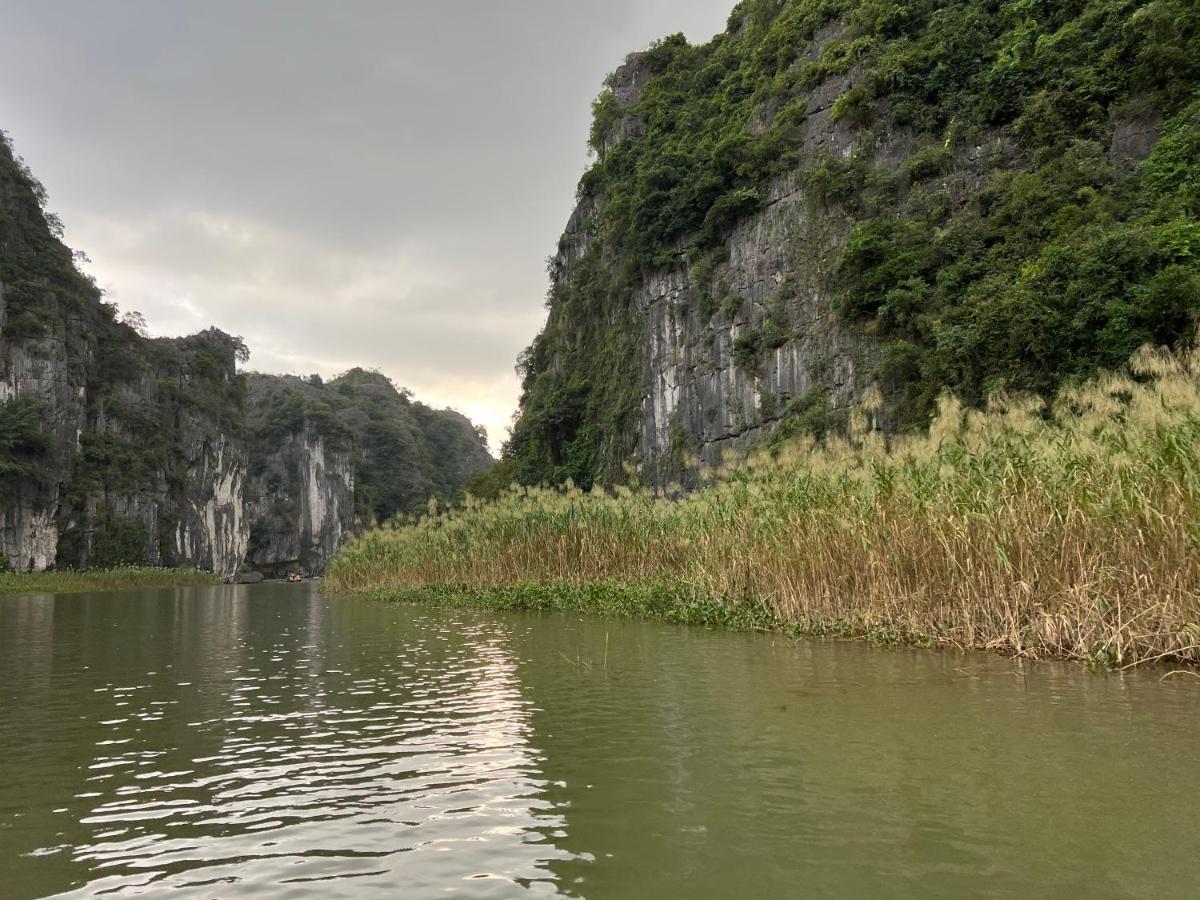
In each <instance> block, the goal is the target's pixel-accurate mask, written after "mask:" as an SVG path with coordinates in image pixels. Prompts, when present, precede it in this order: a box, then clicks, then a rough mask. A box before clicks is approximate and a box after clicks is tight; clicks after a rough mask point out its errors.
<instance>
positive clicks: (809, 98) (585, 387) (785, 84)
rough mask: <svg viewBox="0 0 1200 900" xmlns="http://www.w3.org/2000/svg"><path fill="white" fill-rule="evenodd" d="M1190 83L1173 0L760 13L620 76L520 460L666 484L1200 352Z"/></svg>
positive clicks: (558, 269) (1197, 69)
mask: <svg viewBox="0 0 1200 900" xmlns="http://www.w3.org/2000/svg"><path fill="white" fill-rule="evenodd" d="M1059 6H1060V7H1061V8H1058V7H1059ZM885 7H886V8H885ZM1151 23H1153V27H1151ZM1198 86H1200V13H1198V12H1197V7H1196V6H1195V4H1190V3H1185V2H1182V0H1159V2H1153V3H1151V2H1146V3H1138V2H1135V3H1117V2H1113V0H1085V2H1080V3H1078V4H1060V5H1058V6H1055V5H1050V6H1049V7H1046V8H1045V9H1040V10H1039V11H1038V12H1037V13H1034V12H1032V11H1031V10H1030V9H1029V8H1028V5H1027V4H1017V3H1008V2H1001V3H995V4H978V3H971V2H966V0H961V2H951V3H932V2H931V3H912V4H903V5H895V4H886V5H880V4H878V3H873V2H869V0H845V2H838V3H814V2H810V0H788V2H777V0H748V2H744V3H742V4H740V5H739V6H738V7H737V9H735V10H734V12H733V15H732V16H731V18H730V22H729V29H728V31H727V32H726V33H724V34H722V35H719V36H718V37H717V38H716V39H715V40H714V41H713V42H711V43H710V44H707V45H704V46H699V47H696V46H691V45H689V44H687V42H686V41H685V40H684V39H683V38H682V37H680V36H674V37H672V38H668V39H666V40H664V41H662V42H660V43H659V44H657V45H655V46H654V47H653V48H652V49H651V50H649V51H647V52H645V53H640V54H635V55H633V56H631V57H630V58H629V59H628V60H627V62H626V64H625V65H624V66H622V67H621V68H620V69H618V70H617V71H616V72H615V73H614V75H613V76H611V77H610V79H609V82H608V85H607V87H606V90H605V91H604V93H603V94H602V95H601V97H600V99H599V100H598V101H597V103H596V106H595V114H596V115H595V123H594V126H593V132H592V138H591V140H592V146H593V149H594V150H595V152H596V162H595V165H594V166H593V167H592V169H591V170H590V171H589V172H588V173H587V174H586V175H585V177H584V179H583V180H582V182H581V184H580V188H579V204H578V207H577V209H576V211H575V213H574V215H573V216H572V217H571V220H570V222H569V223H568V226H567V229H566V233H565V234H564V236H563V238H562V240H561V241H560V244H559V247H558V252H557V254H556V256H555V259H554V262H553V265H552V269H551V280H552V286H551V291H550V297H549V302H548V306H549V315H548V319H547V325H546V328H545V330H544V331H543V333H542V334H541V335H539V337H538V338H537V340H535V342H534V343H533V345H532V346H531V347H530V348H529V350H528V351H527V352H526V354H525V355H524V356H523V357H522V360H521V366H522V370H523V376H524V392H523V397H522V404H521V413H520V417H519V420H518V423H517V425H516V428H515V429H514V433H513V439H512V442H511V443H510V445H509V446H508V448H507V450H506V453H507V456H508V458H509V459H510V461H511V464H512V465H513V466H514V467H515V468H516V471H517V472H518V474H519V477H521V478H522V480H524V481H526V482H531V483H536V482H539V481H544V480H548V481H563V480H565V479H567V478H571V479H573V480H575V481H576V482H577V483H580V484H584V485H587V484H590V483H592V481H593V480H596V479H600V480H603V481H613V480H620V479H621V478H623V477H625V476H624V470H623V467H624V466H625V465H626V464H627V463H629V462H631V461H633V462H636V463H637V465H638V466H639V468H640V471H641V473H642V476H643V477H644V478H646V479H648V480H650V481H652V482H653V483H656V484H665V483H667V482H669V481H672V480H675V479H679V478H685V479H686V478H688V477H691V476H690V474H689V473H690V472H691V471H692V469H691V468H690V467H689V466H688V465H687V463H688V461H689V460H691V459H694V458H697V457H698V458H699V459H700V460H701V461H703V462H706V463H709V464H712V463H716V462H718V461H719V460H720V458H721V456H722V454H723V452H724V451H725V450H728V449H734V450H737V449H742V448H745V447H746V446H748V445H750V444H753V443H757V442H760V441H762V440H763V439H765V438H769V437H771V436H772V435H775V434H778V433H783V434H791V433H795V432H798V431H813V432H818V433H820V432H823V431H824V430H826V429H828V428H830V427H834V428H836V427H838V424H839V422H840V421H842V420H844V418H845V415H846V412H847V411H848V409H849V408H850V407H851V406H853V405H854V404H856V403H857V402H859V401H860V400H861V399H862V398H863V397H864V396H865V395H866V394H867V393H868V392H871V393H872V394H873V393H874V391H872V390H871V389H872V388H873V387H878V388H879V391H880V393H881V395H882V397H883V399H884V406H883V408H882V410H881V411H880V413H879V414H878V417H877V420H878V421H879V423H880V424H881V426H882V427H884V428H886V429H893V430H894V429H901V428H908V427H919V426H920V425H922V424H923V423H924V422H925V421H927V417H928V415H929V413H930V411H931V410H932V408H933V406H934V403H935V401H936V399H937V397H938V395H939V394H940V393H941V392H943V391H944V390H952V391H954V392H956V393H957V394H959V395H960V396H961V397H963V398H964V399H965V400H966V401H968V402H973V403H979V402H983V401H984V400H985V399H986V397H987V395H988V394H989V393H990V392H992V391H994V390H997V389H1002V388H1003V389H1009V390H1035V391H1039V392H1043V393H1044V392H1048V391H1051V390H1053V389H1054V388H1055V387H1056V386H1057V385H1058V384H1060V383H1061V381H1062V380H1063V379H1064V378H1069V377H1072V376H1077V375H1082V374H1086V373H1088V372H1090V371H1092V370H1094V369H1095V368H1096V367H1097V366H1117V365H1120V364H1121V363H1122V362H1123V361H1124V360H1125V359H1127V358H1128V356H1129V354H1130V353H1131V352H1132V351H1133V350H1134V349H1136V347H1137V346H1139V345H1140V344H1141V343H1143V342H1147V341H1149V342H1154V343H1174V342H1177V341H1180V340H1183V339H1185V338H1187V337H1189V336H1190V335H1191V334H1192V333H1193V331H1194V327H1195V325H1194V323H1195V315H1196V312H1197V310H1198V309H1200V269H1198V265H1197V257H1196V252H1197V251H1198V250H1200V233H1197V232H1196V230H1195V226H1194V223H1195V217H1196V215H1197V212H1198V211H1200V201H1198V200H1197V199H1196V191H1195V187H1194V186H1195V184H1197V183H1200V181H1198V180H1197V179H1198V178H1200V176H1198V175H1197V173H1196V170H1195V162H1194V153H1193V151H1194V150H1195V148H1196V147H1197V146H1200V138H1198V137H1197V135H1200V102H1196V101H1194V100H1193V98H1194V97H1195V96H1196V92H1197V87H1198ZM1163 135H1165V137H1164V138H1163V139H1162V140H1160V136H1163ZM1189 154H1191V157H1189ZM1189 185H1190V187H1189Z"/></svg>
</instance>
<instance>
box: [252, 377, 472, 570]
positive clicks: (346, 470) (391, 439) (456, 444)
mask: <svg viewBox="0 0 1200 900" xmlns="http://www.w3.org/2000/svg"><path fill="white" fill-rule="evenodd" d="M248 415H249V423H250V444H251V478H250V481H249V484H248V489H247V500H248V505H247V511H248V515H249V518H250V523H251V526H250V528H251V536H250V550H249V562H250V563H251V564H252V565H253V566H255V567H257V568H259V569H261V570H263V571H265V572H268V573H274V574H280V573H282V572H285V571H300V572H304V573H319V572H322V571H323V570H324V568H325V564H326V562H327V561H328V560H329V558H330V557H331V556H332V555H333V553H334V551H336V550H337V549H338V547H340V546H341V545H342V543H343V542H344V541H345V540H346V538H348V537H349V536H350V535H351V534H352V533H353V531H354V529H355V526H356V524H358V523H368V522H372V521H385V520H387V519H389V518H392V517H393V516H396V515H403V514H408V513H413V512H417V511H419V510H421V509H423V508H424V506H425V505H426V504H427V503H428V501H429V500H430V498H432V497H442V498H447V497H452V496H453V495H454V494H455V492H456V491H457V490H458V489H459V487H460V486H461V485H462V484H463V482H464V481H466V480H467V479H468V478H470V477H471V476H472V475H475V474H477V473H478V472H480V471H482V470H484V469H486V468H487V467H488V466H490V465H491V463H492V459H491V457H490V455H489V454H488V452H487V449H486V445H485V444H484V442H483V440H482V439H481V437H480V435H479V434H478V433H477V432H476V430H475V428H474V427H473V426H472V425H471V423H470V422H469V421H468V420H467V419H466V418H465V417H463V416H461V415H459V414H458V413H455V412H453V411H451V410H434V409H430V408H429V407H427V406H425V405H423V404H420V403H415V402H413V401H412V399H411V397H410V396H409V395H408V393H407V392H405V391H399V390H397V389H396V387H395V386H394V385H393V384H392V383H391V382H390V381H389V380H388V379H387V378H386V377H384V376H383V375H379V374H377V373H373V372H366V371H363V370H361V369H354V370H352V371H350V372H347V373H346V374H345V375H343V376H341V377H340V378H337V379H335V380H333V381H330V382H328V383H325V382H322V381H320V380H319V379H311V378H310V379H302V378H297V377H294V376H269V375H253V376H251V377H250V399H249V410H248Z"/></svg>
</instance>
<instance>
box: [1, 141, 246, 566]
mask: <svg viewBox="0 0 1200 900" xmlns="http://www.w3.org/2000/svg"><path fill="white" fill-rule="evenodd" d="M44 200H45V192H44V190H43V189H42V188H41V186H40V185H39V184H38V183H37V182H36V181H35V180H34V179H33V177H32V176H31V175H30V174H29V173H28V172H27V171H26V170H25V169H24V167H23V166H21V165H20V164H19V162H18V161H16V160H15V159H14V158H13V156H12V153H11V150H10V148H9V146H8V144H7V142H2V143H0V556H3V557H4V559H5V560H6V561H8V562H9V563H10V564H11V565H13V566H15V567H18V568H21V569H44V568H47V567H49V566H53V565H59V566H81V567H82V566H92V565H117V564H127V563H148V564H165V565H176V564H187V565H195V566H198V567H200V568H204V569H207V570H209V571H212V572H215V573H216V574H218V575H221V576H226V577H228V576H230V575H232V574H233V573H235V572H236V571H237V568H238V566H239V564H240V562H241V560H242V558H243V556H244V553H245V548H246V542H247V539H248V528H247V524H246V521H245V519H244V516H243V513H242V483H243V480H244V478H245V465H246V458H245V447H244V441H243V439H242V429H241V425H240V423H241V421H242V419H243V415H244V413H243V406H242V404H243V397H242V391H243V385H242V382H241V379H240V378H239V377H238V375H237V374H236V371H235V357H236V355H237V354H238V352H239V349H240V348H241V345H240V342H238V341H237V340H236V339H234V338H230V337H229V336H228V335H224V334H222V333H220V332H216V331H210V332H205V333H203V334H200V335H196V336H194V337H191V338H184V339H180V340H159V341H152V340H147V339H145V338H143V337H141V336H140V335H139V334H138V333H137V332H136V331H135V330H134V329H133V328H131V327H129V326H127V325H124V324H122V323H120V322H118V321H117V320H116V318H115V312H114V310H113V308H111V307H110V306H108V305H106V304H104V303H103V302H102V300H101V296H100V293H99V291H98V290H97V289H96V287H95V286H94V285H93V284H92V283H91V282H90V281H89V280H88V279H87V278H85V277H83V276H82V275H80V274H79V272H78V271H77V270H76V268H75V266H74V261H73V258H72V255H71V252H70V251H69V250H68V249H67V248H66V247H64V246H63V244H62V243H61V241H60V240H59V238H58V233H57V225H56V222H55V221H54V219H53V218H52V217H48V216H47V215H46V214H45V212H44V210H43V205H44Z"/></svg>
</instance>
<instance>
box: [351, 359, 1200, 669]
mask: <svg viewBox="0 0 1200 900" xmlns="http://www.w3.org/2000/svg"><path fill="white" fill-rule="evenodd" d="M869 406H870V404H868V408H867V409H865V410H862V411H860V412H858V413H856V414H855V416H854V417H853V421H852V425H851V428H850V430H849V434H848V435H847V436H844V437H835V438H831V439H829V440H828V441H826V442H824V443H819V444H818V443H815V442H813V441H812V440H800V441H797V442H794V443H792V444H790V445H787V446H784V447H782V448H775V449H774V450H773V451H769V452H768V451H764V452H761V453H758V454H756V455H754V456H752V457H751V458H750V459H748V460H743V461H740V462H739V463H737V464H736V465H733V464H730V465H728V466H726V467H725V468H724V469H723V470H722V471H719V472H715V473H710V474H711V476H712V478H713V479H714V481H713V483H712V484H711V486H709V487H707V488H704V489H702V490H700V491H697V492H695V493H693V494H691V495H689V496H686V497H684V498H682V499H677V500H670V499H663V498H660V497H656V496H654V495H653V494H652V493H651V492H649V491H647V490H640V489H636V488H627V487H619V488H617V489H616V490H615V491H611V492H609V491H604V490H600V489H597V490H593V491H591V492H589V493H582V492H580V491H579V490H576V489H572V488H568V489H566V490H554V489H549V488H518V487H514V488H512V489H511V490H510V491H509V493H508V494H507V495H506V496H504V497H502V498H501V499H500V500H499V501H497V502H493V503H480V502H478V501H476V500H473V499H468V501H467V503H466V504H465V506H463V507H462V508H455V509H451V510H445V511H437V512H434V511H431V514H430V515H429V516H427V517H425V518H423V519H421V520H420V521H419V522H416V523H411V524H403V525H401V524H394V525H392V526H389V527H386V528H383V529H378V530H374V531H371V532H368V533H367V534H365V535H363V536H362V537H360V538H359V539H357V540H356V541H355V542H354V543H353V544H351V545H350V546H349V547H348V548H347V549H345V550H344V551H343V552H342V553H341V554H340V555H339V556H338V557H337V558H336V559H335V561H334V563H333V565H332V567H331V570H330V573H329V576H328V586H329V587H330V588H331V589H332V590H334V591H343V592H361V591H379V590H384V591H386V590H405V589H411V588H419V587H426V586H444V587H451V588H455V589H462V590H465V591H471V590H485V589H492V588H500V587H505V586H510V585H517V584H551V583H589V582H616V583H630V584H632V583H635V582H641V581H663V580H669V581H670V582H671V583H673V584H678V585H680V586H682V587H684V588H686V589H688V590H691V591H694V592H695V593H696V594H697V595H704V596H706V597H710V598H716V599H718V600H720V601H721V602H724V603H728V604H739V603H744V602H747V601H758V602H764V603H766V604H767V605H768V606H769V608H770V609H771V610H772V611H773V612H774V613H775V614H776V615H777V616H778V617H779V619H780V620H781V621H783V622H786V623H794V624H795V625H796V626H797V627H799V628H801V629H803V630H810V631H811V630H816V631H819V630H822V629H824V628H827V627H831V626H835V625H838V626H842V630H851V631H862V632H873V631H876V632H877V631H879V630H881V629H882V630H884V631H885V632H886V633H891V634H895V635H896V636H897V637H899V638H902V639H910V640H925V641H929V642H936V643H941V644H948V645H956V646H960V647H975V648H988V649H996V650H1002V651H1006V652H1011V653H1017V654H1022V655H1028V656H1061V657H1077V658H1087V659H1090V660H1097V661H1102V662H1104V663H1106V664H1112V665H1130V664H1135V663H1138V662H1144V661H1147V660H1153V659H1166V658H1171V659H1175V660H1187V661H1192V662H1197V661H1200V354H1193V355H1189V356H1184V357H1180V356H1173V355H1170V354H1167V353H1165V352H1155V351H1150V350H1144V351H1142V352H1141V353H1139V354H1138V355H1137V356H1136V357H1135V359H1134V360H1133V361H1132V362H1131V364H1130V368H1129V372H1128V373H1123V374H1112V375H1106V376H1103V377H1100V378H1098V379H1096V380H1094V381H1092V382H1089V383H1088V384H1086V385H1084V386H1082V387H1078V388H1073V389H1069V390H1065V391H1063V392H1062V393H1061V394H1060V396H1059V397H1058V398H1057V400H1056V401H1055V402H1054V403H1053V404H1052V406H1051V408H1050V409H1048V410H1047V409H1046V408H1045V404H1044V403H1043V402H1042V401H1040V400H1036V399H1031V398H1025V397H997V398H995V399H994V400H993V402H992V403H991V404H990V405H989V407H988V408H987V409H986V410H985V411H974V410H967V409H964V408H963V407H962V406H961V405H960V404H959V403H958V402H956V401H955V400H953V399H946V400H944V401H943V402H942V404H941V408H940V411H939V414H938V415H937V417H936V420H935V421H934V423H933V425H932V426H931V428H930V430H929V431H928V433H925V434H921V435H914V436H906V437H902V438H898V439H895V440H891V441H887V440H885V439H884V437H883V436H881V435H880V434H878V433H877V432H874V431H872V430H871V429H870V428H869V427H868V426H867V422H868V417H869V415H870V409H869ZM847 626H848V628H847Z"/></svg>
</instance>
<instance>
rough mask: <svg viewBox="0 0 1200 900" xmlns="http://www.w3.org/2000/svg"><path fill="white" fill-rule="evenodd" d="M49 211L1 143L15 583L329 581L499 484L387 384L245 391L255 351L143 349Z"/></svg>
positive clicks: (468, 431) (462, 432) (279, 385)
mask: <svg viewBox="0 0 1200 900" xmlns="http://www.w3.org/2000/svg"><path fill="white" fill-rule="evenodd" d="M45 197H46V194H45V190H44V188H43V187H42V186H41V185H40V184H39V183H38V182H37V180H36V179H35V178H34V177H33V175H32V174H31V173H30V172H29V171H28V170H27V169H26V168H25V166H24V165H23V164H22V163H21V162H20V161H19V160H18V159H17V158H16V157H15V156H14V155H13V152H12V149H11V146H10V145H9V143H8V141H7V138H5V139H3V140H0V566H3V565H11V566H12V567H14V568H17V569H22V570H29V569H33V570H41V569H46V568H49V567H55V566H58V567H76V568H88V567H107V566H114V565H127V564H147V565H168V566H175V565H191V566H196V567H199V568H202V569H205V570H207V571H211V572H214V573H216V574H218V575H220V576H222V577H224V578H232V577H234V576H235V575H236V574H237V573H238V571H239V569H241V568H242V566H243V565H244V564H245V563H246V561H247V558H248V556H250V557H252V561H253V562H254V564H255V565H259V566H263V567H266V568H271V569H274V568H279V570H280V571H285V570H291V569H295V570H298V571H304V572H305V573H310V574H311V573H316V572H319V571H321V569H322V568H323V567H324V563H325V560H326V559H328V556H329V554H330V553H332V552H333V550H335V549H336V548H337V546H338V545H339V544H340V543H341V542H342V541H343V540H345V538H346V537H347V536H348V535H349V534H350V533H352V532H353V530H354V528H355V527H356V525H357V524H358V523H359V522H366V521H372V520H377V519H380V518H386V517H387V516H390V515H395V514H398V513H407V512H413V511H416V510H418V509H420V508H422V507H423V506H424V505H425V504H426V503H427V502H428V500H429V499H430V497H433V496H440V497H451V496H453V495H454V494H455V493H456V492H457V491H458V489H459V488H460V486H461V485H462V483H463V481H465V480H466V478H468V477H470V476H471V475H474V474H476V473H477V472H478V471H480V470H481V469H483V468H486V467H487V466H488V465H490V464H491V458H490V456H489V455H488V453H487V450H486V445H485V443H484V441H483V440H482V438H481V436H480V434H479V433H478V432H477V431H476V429H475V428H474V427H473V426H472V425H471V423H470V422H469V421H467V420H466V419H465V418H464V417H463V416H461V415H459V414H458V413H455V412H452V411H449V410H446V411H439V410H433V409H430V408H428V407H425V406H423V405H422V404H419V403H415V402H413V401H412V400H411V399H410V398H409V397H407V396H406V395H404V394H401V393H400V392H398V391H397V390H396V389H395V388H394V387H393V386H392V385H391V383H390V382H389V381H388V380H387V379H386V378H384V377H383V376H382V375H377V374H374V373H368V372H363V371H362V370H358V369H356V370H353V371H352V372H349V373H347V374H346V375H345V376H343V377H342V378H339V379H337V380H335V381H332V382H330V384H329V385H328V386H321V385H316V384H313V383H310V382H304V381H302V380H301V379H299V378H288V377H270V376H257V375H255V376H246V375H241V374H239V373H238V371H237V364H238V361H239V359H241V360H243V361H244V359H245V358H246V355H247V350H246V347H245V345H244V344H243V343H242V341H241V339H240V338H235V337H231V336H229V335H227V334H224V333H222V332H220V331H218V330H216V329H210V330H208V331H204V332H201V333H200V334H197V335H192V336H190V337H184V338H169V339H167V338H164V339H148V338H145V337H143V336H142V335H141V334H139V333H138V330H137V329H136V328H135V327H133V326H132V325H131V324H126V323H125V322H122V321H120V320H118V318H117V315H116V310H115V307H114V306H112V305H110V304H106V303H104V302H103V298H102V295H101V292H100V291H99V290H98V289H97V287H96V285H95V284H94V283H93V282H92V281H91V280H90V279H89V278H87V277H85V276H84V275H82V274H81V273H80V272H79V271H78V269H77V268H76V267H75V264H74V259H73V256H72V253H71V251H70V250H69V249H68V248H67V247H65V246H64V245H63V243H62V241H61V239H60V238H61V226H59V225H58V223H57V221H56V220H55V219H54V217H53V216H50V215H49V214H47V213H46V211H45ZM134 324H136V323H134ZM288 416H290V417H291V418H288ZM251 551H253V552H251Z"/></svg>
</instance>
